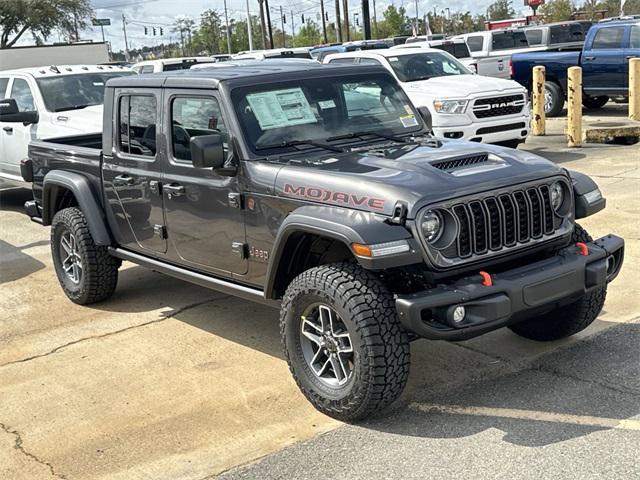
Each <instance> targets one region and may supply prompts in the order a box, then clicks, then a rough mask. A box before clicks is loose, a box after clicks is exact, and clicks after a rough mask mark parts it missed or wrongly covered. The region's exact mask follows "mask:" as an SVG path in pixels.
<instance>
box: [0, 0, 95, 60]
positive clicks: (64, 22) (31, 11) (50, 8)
mask: <svg viewBox="0 0 640 480" xmlns="http://www.w3.org/2000/svg"><path fill="white" fill-rule="evenodd" d="M91 13H92V10H91V4H90V2H89V0H1V1H0V30H1V32H0V48H10V47H12V46H14V45H15V44H16V42H17V41H18V40H19V39H20V38H21V37H22V36H23V35H24V34H25V33H27V32H30V33H31V35H32V36H33V38H34V40H35V41H36V43H42V42H43V41H45V40H46V39H47V38H48V37H49V35H51V33H52V32H53V31H56V30H57V31H60V32H62V34H63V35H64V36H65V37H67V38H69V39H75V40H79V38H77V32H79V31H80V30H82V29H83V28H85V27H86V26H87V25H88V20H89V19H90V18H91Z"/></svg>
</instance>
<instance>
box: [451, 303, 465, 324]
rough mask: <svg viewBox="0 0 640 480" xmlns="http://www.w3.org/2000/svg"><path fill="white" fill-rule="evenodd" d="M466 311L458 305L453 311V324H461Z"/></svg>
mask: <svg viewBox="0 0 640 480" xmlns="http://www.w3.org/2000/svg"><path fill="white" fill-rule="evenodd" d="M466 313H467V312H466V309H465V308H464V307H463V306H462V305H458V306H457V307H456V308H454V309H453V323H461V322H462V321H463V320H464V316H465V315H466Z"/></svg>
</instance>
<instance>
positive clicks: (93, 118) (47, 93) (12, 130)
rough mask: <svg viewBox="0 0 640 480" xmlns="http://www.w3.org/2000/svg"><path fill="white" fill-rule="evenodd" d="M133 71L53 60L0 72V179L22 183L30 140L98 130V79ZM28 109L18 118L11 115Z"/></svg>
mask: <svg viewBox="0 0 640 480" xmlns="http://www.w3.org/2000/svg"><path fill="white" fill-rule="evenodd" d="M122 75H133V72H132V71H131V70H130V69H128V68H124V67H119V66H113V65H58V66H48V67H32V68H22V69H17V70H6V71H2V72H0V179H2V180H5V181H8V182H10V183H13V184H18V185H22V184H23V178H22V175H21V173H20V162H21V161H22V160H24V159H25V158H27V147H28V145H29V142H30V141H31V140H36V139H37V140H39V139H45V138H49V137H62V136H72V135H79V134H84V133H93V132H101V131H102V103H103V97H104V84H105V83H106V81H107V80H109V79H110V78H114V77H119V76H122ZM25 112H30V113H29V115H27V117H25V121H24V122H22V123H14V122H9V121H6V120H9V119H10V118H11V116H12V115H16V114H19V113H25Z"/></svg>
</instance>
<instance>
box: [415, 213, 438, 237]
mask: <svg viewBox="0 0 640 480" xmlns="http://www.w3.org/2000/svg"><path fill="white" fill-rule="evenodd" d="M420 228H422V234H423V235H424V238H426V239H427V242H434V241H436V240H437V239H438V238H440V235H442V218H441V216H440V214H439V213H438V212H434V211H433V210H429V211H428V212H427V213H425V214H424V217H422V224H421V225H420Z"/></svg>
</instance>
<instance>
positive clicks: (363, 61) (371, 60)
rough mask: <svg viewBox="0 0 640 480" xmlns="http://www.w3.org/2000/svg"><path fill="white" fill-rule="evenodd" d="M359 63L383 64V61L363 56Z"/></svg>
mask: <svg viewBox="0 0 640 480" xmlns="http://www.w3.org/2000/svg"><path fill="white" fill-rule="evenodd" d="M358 64H360V65H381V63H380V62H379V61H378V60H375V59H373V58H361V59H360V61H359V62H358Z"/></svg>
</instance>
